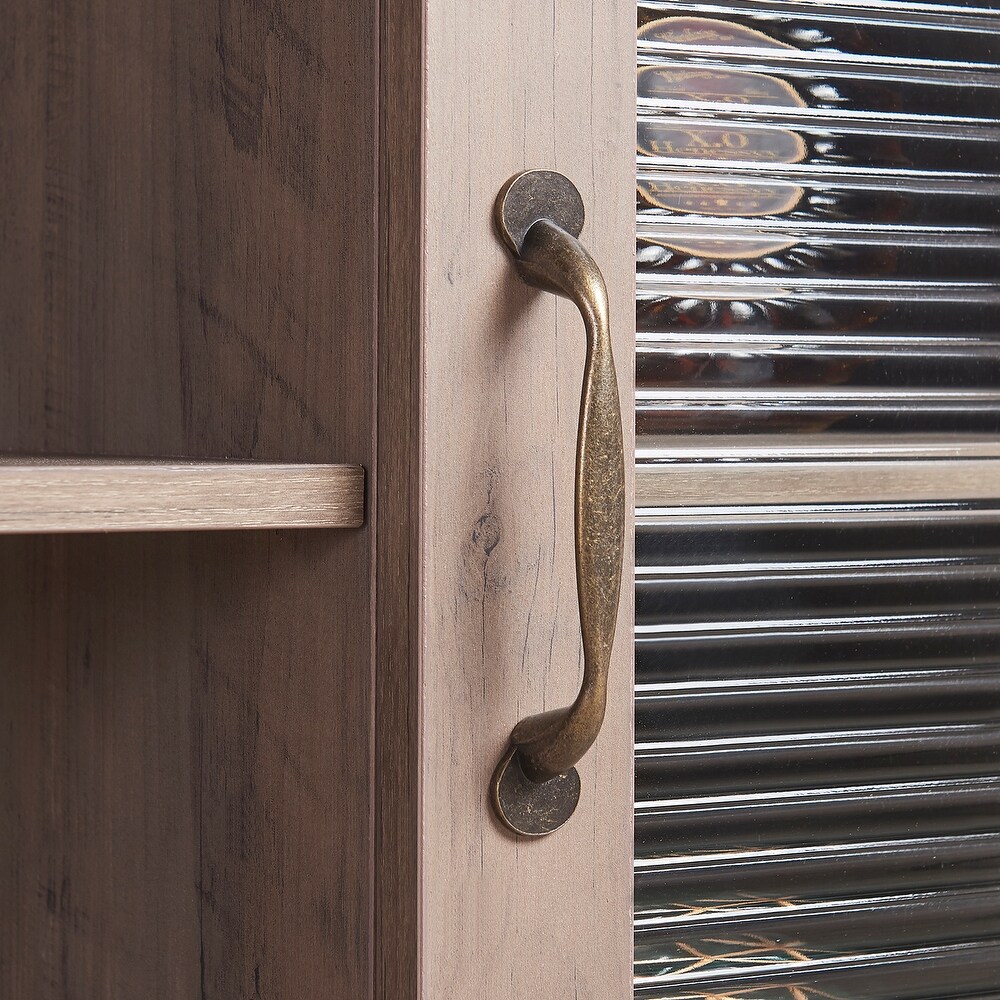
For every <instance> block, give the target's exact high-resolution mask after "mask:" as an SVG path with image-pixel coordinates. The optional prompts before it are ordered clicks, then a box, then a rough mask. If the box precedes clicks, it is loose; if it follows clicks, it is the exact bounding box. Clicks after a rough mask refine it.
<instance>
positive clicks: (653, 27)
mask: <svg viewBox="0 0 1000 1000" xmlns="http://www.w3.org/2000/svg"><path fill="white" fill-rule="evenodd" d="M639 39H640V40H641V41H644V42H665V43H668V44H673V45H705V46H713V45H715V46H718V45H725V46H740V47H743V48H755V49H792V50H793V51H794V50H795V46H794V45H789V44H788V43H787V42H779V41H778V40H777V39H776V38H771V36H770V35H765V34H764V32H763V31H758V30H757V29H756V28H748V27H746V26H745V25H742V24H731V23H730V22H728V21H719V20H716V19H715V18H711V17H661V18H659V19H658V20H656V21H647V22H646V24H644V25H643V26H642V27H641V28H640V29H639Z"/></svg>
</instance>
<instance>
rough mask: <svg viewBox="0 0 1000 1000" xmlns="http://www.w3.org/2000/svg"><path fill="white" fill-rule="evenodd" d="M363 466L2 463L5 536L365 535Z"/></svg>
mask: <svg viewBox="0 0 1000 1000" xmlns="http://www.w3.org/2000/svg"><path fill="white" fill-rule="evenodd" d="M364 489H365V476H364V470H363V469H362V468H361V466H359V465H292V464H287V465H275V464H273V463H267V462H259V463H250V462H227V463H223V462H146V463H136V462H117V463H111V462H101V461H90V462H80V461H62V462H58V461H46V460H41V461H33V462H29V461H23V460H13V459H0V534H12V533H13V534H23V533H25V532H62V531H190V530H196V529H202V530H203V529H216V530H217V529H234V528H357V527H359V526H360V525H361V523H362V522H363V520H364Z"/></svg>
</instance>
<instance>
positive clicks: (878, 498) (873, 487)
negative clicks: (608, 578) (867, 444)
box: [635, 458, 1000, 508]
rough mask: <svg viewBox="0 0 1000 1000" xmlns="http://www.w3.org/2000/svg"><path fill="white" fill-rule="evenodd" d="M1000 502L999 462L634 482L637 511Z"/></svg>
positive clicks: (748, 471) (756, 471)
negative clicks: (940, 501)
mask: <svg viewBox="0 0 1000 1000" xmlns="http://www.w3.org/2000/svg"><path fill="white" fill-rule="evenodd" d="M998 498H1000V460H998V459H991V458H980V459H960V458H941V459H926V460H920V459H897V460H890V461H871V460H864V459H848V460H846V461H837V460H834V459H828V460H823V461H815V462H794V461H781V462H760V463H755V462H740V463H734V464H731V465H730V464H727V463H725V462H719V463H711V462H704V463H702V462H674V463H670V464H669V465H664V466H662V467H658V468H653V467H650V466H639V467H638V468H637V470H636V476H635V502H636V506H637V507H640V508H652V507H690V506H719V505H728V506H736V505H740V504H778V503H781V504H789V503H881V502H900V503H902V502H910V503H916V502H919V501H922V500H996V499H998Z"/></svg>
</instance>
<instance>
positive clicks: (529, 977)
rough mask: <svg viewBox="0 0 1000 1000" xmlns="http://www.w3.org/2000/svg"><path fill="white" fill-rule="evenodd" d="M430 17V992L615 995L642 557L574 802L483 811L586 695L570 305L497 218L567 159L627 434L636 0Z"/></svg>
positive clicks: (614, 998)
mask: <svg viewBox="0 0 1000 1000" xmlns="http://www.w3.org/2000/svg"><path fill="white" fill-rule="evenodd" d="M426 16H427V20H426V26H425V45H426V87H427V89H426V97H425V100H426V110H425V121H426V132H425V136H426V140H425V147H426V151H425V166H424V169H425V185H426V188H425V199H426V200H425V206H426V207H425V233H426V235H425V243H424V260H425V265H424V270H425V296H426V299H425V319H424V323H425V329H424V334H423V338H422V339H423V363H422V367H423V371H424V379H425V382H424V389H423V414H422V421H423V454H422V469H423V475H424V481H423V504H424V508H423V525H422V543H421V553H422V560H423V566H422V577H421V588H420V589H421V593H422V595H423V609H422V613H421V624H422V643H421V656H422V662H421V697H422V701H421V711H422V746H423V773H422V781H423V788H422V796H421V808H422V822H421V829H422V831H423V843H422V857H421V866H422V870H421V879H422V886H423V889H422V896H421V900H422V902H421V973H422V976H423V981H422V992H421V995H422V996H423V997H426V998H428V1000H430V998H434V1000H437V998H439V997H497V998H503V1000H513V998H519V1000H528V998H531V1000H534V998H538V997H545V998H549V1000H570V998H573V1000H584V998H592V1000H625V998H626V997H628V996H630V995H631V967H632V935H631V921H632V914H631V885H632V873H631V872H632V852H633V845H632V825H631V817H632V808H631V801H632V800H631V789H632V742H633V741H632V713H633V709H632V577H631V573H630V572H626V575H625V579H624V581H623V585H622V591H623V595H622V604H621V611H620V615H619V620H618V633H617V639H616V644H615V653H614V661H613V663H612V669H611V690H610V702H609V707H608V715H607V718H606V721H605V724H604V731H603V732H602V735H601V736H600V738H599V739H598V741H597V743H596V745H595V746H594V748H593V749H592V750H591V751H590V753H589V754H588V755H587V756H586V757H585V758H584V760H583V761H582V763H581V766H580V774H581V778H582V781H583V795H582V801H581V804H580V806H579V808H578V810H577V812H576V814H575V815H574V816H573V818H572V820H571V821H570V822H569V823H568V824H567V825H566V826H565V827H563V828H562V829H561V830H560V831H558V832H557V833H555V834H553V835H552V836H550V837H546V838H543V839H540V840H535V841H528V840H521V841H518V840H516V839H514V838H513V837H511V836H508V835H507V834H506V833H505V832H504V831H503V830H501V829H500V828H499V825H498V824H497V823H496V821H495V820H494V818H493V815H492V812H491V810H490V806H489V802H488V784H489V779H490V774H491V772H492V769H493V767H494V765H495V764H496V761H497V759H498V758H499V756H500V753H501V751H502V749H503V747H504V744H505V743H506V740H507V737H508V735H509V733H510V730H511V728H512V727H513V725H514V724H515V723H516V722H517V720H519V719H521V718H523V717H524V716H526V715H530V714H532V713H534V712H538V711H542V710H546V709H551V708H557V707H560V706H563V705H566V704H568V703H569V702H570V701H571V700H572V698H573V697H574V696H575V694H576V692H577V690H578V689H579V684H580V677H581V642H580V625H579V613H578V609H577V599H576V583H575V573H574V563H573V479H574V456H575V447H576V431H577V419H578V415H579V406H580V388H581V381H582V372H583V362H584V344H585V338H584V333H583V327H582V323H581V320H580V317H579V315H578V314H577V313H576V311H575V309H574V307H573V306H572V305H571V304H570V303H568V302H564V301H562V300H557V299H556V298H555V297H554V296H552V295H549V294H547V293H544V292H538V291H533V290H531V289H529V288H527V287H526V286H525V285H524V284H523V283H522V282H521V281H520V279H519V278H518V277H517V275H516V273H515V271H514V269H513V267H512V266H511V264H510V261H509V260H508V258H507V256H506V254H505V251H504V249H503V247H502V245H501V244H500V241H499V240H498V239H497V237H496V236H495V235H494V233H493V231H492V226H491V211H492V206H493V200H494V197H495V195H496V193H497V191H498V190H499V189H500V187H501V185H502V184H503V183H504V181H506V180H507V178H508V177H509V176H510V175H511V174H513V173H515V172H516V171H518V170H522V169H525V168H529V167H541V168H549V169H556V170H560V171H562V172H563V173H565V174H566V175H567V176H569V177H570V179H571V180H573V181H574V183H575V184H576V185H577V186H578V187H579V188H580V190H581V192H582V194H583V197H584V201H585V204H586V208H587V213H588V218H587V222H586V224H585V226H584V230H583V234H582V236H581V240H582V241H583V242H584V244H585V245H586V246H587V248H588V249H589V250H590V251H591V253H592V254H593V256H594V257H595V259H596V260H597V262H598V264H599V265H600V266H601V268H602V270H603V271H604V274H605V277H606V278H607V281H608V285H609V289H610V294H611V305H612V329H613V336H614V346H615V353H616V359H617V363H618V372H619V377H620V380H621V402H622V413H623V420H624V423H625V427H626V428H627V429H628V428H631V427H632V423H633V392H632V371H633V360H632V358H633V353H632V352H633V340H634V319H633V317H634V301H633V294H632V292H633V279H632V271H633V266H634V265H633V254H634V232H633V229H632V220H633V217H634V184H635V182H634V162H633V160H634V135H633V123H634V114H635V106H634V48H635V38H634V36H635V21H634V18H635V11H634V7H632V6H629V5H627V4H623V3H606V2H602V0H593V2H589V0H572V2H571V0H556V2H554V3H552V4H538V3H534V2H530V0H512V2H509V3H506V4H500V5H497V4H484V3H477V4H474V5H473V6H472V7H469V5H465V4H453V3H448V2H444V0H431V2H430V3H428V4H427V15H426ZM632 447H633V443H632V437H631V434H630V433H629V434H628V435H627V437H626V444H625V448H626V454H628V455H630V454H631V449H632ZM629 464H630V463H629ZM631 500H632V492H631V483H629V487H628V503H631ZM632 548H633V545H632V537H631V532H629V536H628V538H627V541H626V550H627V551H628V552H629V553H631V552H632Z"/></svg>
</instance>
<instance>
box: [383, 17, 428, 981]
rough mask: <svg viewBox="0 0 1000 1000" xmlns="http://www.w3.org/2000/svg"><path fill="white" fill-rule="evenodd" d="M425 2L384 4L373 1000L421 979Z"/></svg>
mask: <svg viewBox="0 0 1000 1000" xmlns="http://www.w3.org/2000/svg"><path fill="white" fill-rule="evenodd" d="M423 19H424V5H423V3H422V0H383V3H382V6H381V26H380V30H381V38H380V49H381V53H382V61H381V92H382V96H381V102H380V119H379V124H380V130H381V135H380V141H381V148H382V150H383V154H384V155H383V157H382V160H381V164H380V176H379V184H380V198H381V202H380V213H379V225H380V229H379V269H380V270H379V324H378V330H379V337H378V465H377V468H376V483H375V490H374V493H375V516H376V518H377V519H378V531H377V551H376V588H377V589H376V607H377V609H378V612H377V616H376V620H375V640H376V642H375V772H374V774H375V795H374V824H375V828H374V834H375V839H374V858H375V864H374V871H375V884H374V924H373V927H374V948H375V951H374V955H373V959H374V967H373V971H374V998H375V1000H406V998H411V997H412V998H416V997H417V996H418V991H419V982H420V958H421V956H420V952H419V944H420V936H419V933H420V932H419V902H420V895H419V893H420V860H419V859H420V846H421V841H420V838H421V822H420V780H421V779H420V766H421V761H420V756H419V755H420V746H421V742H420V688H421V683H422V664H421V660H420V648H421V645H420V644H421V638H420V610H421V609H420V603H421V593H420V582H419V581H420V580H421V572H422V565H421V555H420V548H419V546H420V526H421V523H422V513H421V507H420V504H421V475H420V468H421V466H420V456H421V443H420V433H421V426H420V412H421V405H422V396H421V391H422V385H421V365H422V358H423V337H424V319H423V317H424V310H423V307H424V302H423V296H422V293H421V289H422V287H423V270H422V269H423V253H422V249H421V248H422V243H423V233H424V218H423V197H422V195H423V167H422V164H423V151H424V145H423V139H424V137H423V132H422V126H423V120H424V110H425V108H424V104H425V102H424V90H423V88H424V83H423V75H424V59H423V52H424V20H423Z"/></svg>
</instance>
